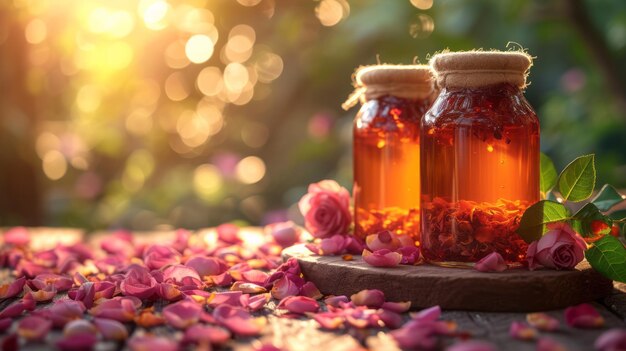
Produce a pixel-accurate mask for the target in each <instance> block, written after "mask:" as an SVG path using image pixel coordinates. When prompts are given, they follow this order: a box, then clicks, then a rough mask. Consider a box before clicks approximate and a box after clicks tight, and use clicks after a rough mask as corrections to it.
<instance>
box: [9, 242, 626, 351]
mask: <svg viewBox="0 0 626 351" xmlns="http://www.w3.org/2000/svg"><path fill="white" fill-rule="evenodd" d="M102 234H103V233H100V234H98V235H95V236H90V238H91V239H90V240H94V241H97V240H100V239H101V238H102ZM7 274H8V272H7V270H6V269H4V271H0V283H1V282H2V280H3V279H2V277H4V278H5V279H6V277H7ZM485 288H488V287H485ZM62 298H66V297H65V296H62V295H59V296H57V297H56V298H55V300H56V299H62ZM11 302H12V301H11V300H5V301H0V310H2V309H4V308H5V307H6V306H7V305H8V304H10V303H11ZM276 304H277V301H276V300H274V299H271V300H270V301H269V302H268V304H267V305H266V308H265V310H263V311H262V312H260V314H262V315H266V316H267V320H268V323H267V325H266V328H265V330H264V331H263V333H262V334H261V335H260V336H259V337H246V338H242V337H236V338H235V339H233V340H231V341H230V342H229V343H228V344H227V345H226V349H233V350H251V349H253V348H254V347H258V346H259V345H261V344H262V343H268V342H269V343H272V344H274V345H276V346H280V347H282V349H284V350H307V351H309V350H324V351H334V350H356V349H359V348H363V347H367V348H369V349H372V350H394V349H395V348H394V345H393V344H392V343H390V342H389V340H388V335H385V334H384V333H385V332H386V330H385V329H384V328H376V329H364V330H357V329H346V330H342V331H326V330H321V329H320V328H319V325H318V324H317V322H315V321H314V320H313V319H311V318H308V317H301V318H296V319H293V318H283V317H281V312H280V311H276V310H275V307H276ZM593 305H594V306H595V307H596V309H597V310H598V311H599V312H600V313H601V314H602V316H603V317H604V319H605V321H606V326H605V327H603V328H599V329H575V328H571V327H568V326H567V324H566V323H565V320H564V316H563V310H553V311H548V313H549V314H550V315H552V316H554V317H556V318H557V319H558V320H559V321H560V322H561V325H560V330H559V331H556V332H551V333H544V332H540V336H547V337H549V338H551V339H553V340H555V341H558V342H560V343H561V344H563V345H564V346H565V347H566V349H567V350H571V351H574V350H581V351H582V350H593V349H594V348H593V343H594V341H595V340H596V338H597V337H598V336H599V335H600V334H602V333H603V332H605V331H606V330H608V329H610V328H626V284H621V283H615V284H614V290H613V293H612V294H611V295H610V296H608V297H606V298H603V299H601V300H598V301H595V302H593ZM41 307H45V305H38V308H41ZM162 307H163V306H162V305H159V304H157V305H156V309H157V310H159V309H161V308H162ZM404 317H405V319H406V320H409V318H410V317H409V315H408V313H407V314H404ZM525 318H526V314H525V313H496V312H480V311H453V310H447V311H444V312H443V315H442V319H444V320H453V321H455V322H456V323H457V324H458V330H459V331H464V332H468V333H469V334H471V335H472V338H473V339H478V340H487V341H490V342H492V343H493V344H495V345H496V346H497V347H498V348H499V349H501V350H535V349H536V342H535V341H520V340H516V339H513V338H511V337H510V336H509V327H510V325H511V323H512V322H513V321H525ZM127 326H128V328H129V330H130V331H131V333H130V336H131V337H132V335H133V334H135V333H145V332H146V330H145V329H142V328H140V327H137V326H133V325H130V324H128V325H127ZM13 327H15V323H14V326H13ZM150 332H152V333H154V334H157V335H165V336H171V337H172V338H180V337H181V336H182V335H181V332H180V331H176V330H174V329H172V328H170V327H167V326H161V327H156V328H153V329H152V330H150ZM5 336H6V334H5V335H2V336H0V339H2V338H4V337H5ZM60 336H61V331H58V330H53V331H52V332H51V333H50V334H49V335H48V337H47V339H46V343H28V344H24V345H22V348H21V349H23V350H54V349H55V347H54V346H52V345H53V342H54V340H56V339H58V338H60ZM443 340H444V344H447V345H449V344H451V343H453V342H454V340H453V339H452V338H444V339H443ZM444 346H445V345H444ZM119 349H122V350H125V349H127V347H126V346H125V345H123V344H121V345H120V344H117V343H114V342H103V341H101V342H99V344H98V345H97V346H96V350H119ZM154 351H156V350H154Z"/></svg>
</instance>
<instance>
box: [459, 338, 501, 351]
mask: <svg viewBox="0 0 626 351" xmlns="http://www.w3.org/2000/svg"><path fill="white" fill-rule="evenodd" d="M496 350H497V348H496V347H495V345H493V344H492V343H489V342H486V341H478V340H470V341H462V342H459V343H456V344H454V345H452V346H450V347H448V349H447V351H496Z"/></svg>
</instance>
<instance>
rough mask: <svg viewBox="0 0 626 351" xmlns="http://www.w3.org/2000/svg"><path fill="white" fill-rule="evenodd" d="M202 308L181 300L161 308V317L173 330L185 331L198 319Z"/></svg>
mask: <svg viewBox="0 0 626 351" xmlns="http://www.w3.org/2000/svg"><path fill="white" fill-rule="evenodd" d="M201 312H202V307H201V306H200V305H198V304H197V303H195V302H192V301H189V300H183V301H179V302H176V303H174V304H171V305H167V306H165V308H163V317H165V320H166V321H167V324H169V325H171V326H172V327H174V328H178V329H185V328H188V327H190V326H191V325H194V324H196V323H197V322H198V319H200V313H201Z"/></svg>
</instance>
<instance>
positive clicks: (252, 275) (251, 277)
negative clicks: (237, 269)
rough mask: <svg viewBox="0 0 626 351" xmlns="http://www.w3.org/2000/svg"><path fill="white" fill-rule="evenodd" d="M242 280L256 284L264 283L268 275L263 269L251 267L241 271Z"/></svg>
mask: <svg viewBox="0 0 626 351" xmlns="http://www.w3.org/2000/svg"><path fill="white" fill-rule="evenodd" d="M241 278H242V280H244V281H246V282H248V283H253V284H257V285H265V282H266V281H267V279H268V278H269V275H268V274H267V273H265V272H263V271H259V270H256V269H251V270H249V271H245V272H243V273H241Z"/></svg>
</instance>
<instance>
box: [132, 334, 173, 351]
mask: <svg viewBox="0 0 626 351" xmlns="http://www.w3.org/2000/svg"><path fill="white" fill-rule="evenodd" d="M128 348H129V349H130V350H131V351H148V350H152V351H156V350H158V351H178V343H176V341H174V340H173V339H171V338H167V337H162V336H154V335H140V336H133V337H132V338H130V339H129V340H128Z"/></svg>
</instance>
